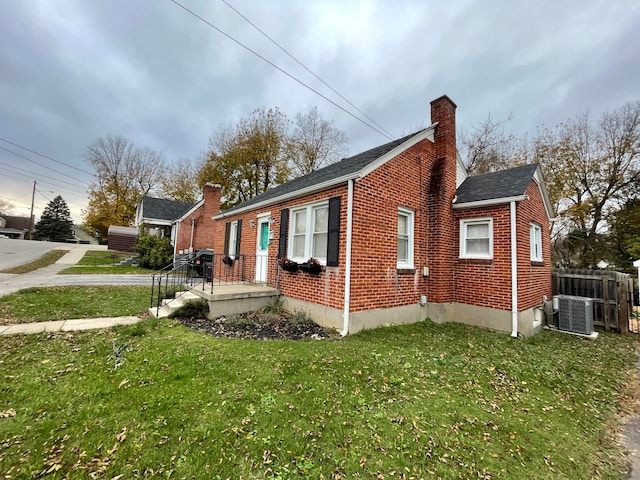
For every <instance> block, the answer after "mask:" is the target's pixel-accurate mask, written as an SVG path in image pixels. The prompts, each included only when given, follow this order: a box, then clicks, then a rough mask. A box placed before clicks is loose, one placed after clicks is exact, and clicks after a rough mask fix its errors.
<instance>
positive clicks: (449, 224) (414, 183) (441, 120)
mask: <svg viewBox="0 0 640 480" xmlns="http://www.w3.org/2000/svg"><path fill="white" fill-rule="evenodd" d="M455 109H456V107H455V104H453V102H451V100H449V99H448V98H447V97H441V98H439V99H437V100H434V101H433V102H431V112H432V113H431V120H432V122H438V127H437V129H436V134H435V138H436V143H435V144H434V143H433V142H431V141H430V140H423V141H421V142H419V143H418V144H416V145H414V146H413V147H411V148H410V149H408V150H406V151H405V152H403V153H402V154H400V155H398V156H397V157H396V158H394V159H392V160H390V161H388V162H387V163H386V164H385V165H383V166H382V167H380V168H378V169H376V170H375V171H373V172H372V173H370V174H369V175H367V176H366V177H364V178H362V179H360V180H358V181H357V182H355V186H354V211H353V238H352V272H351V311H353V312H357V311H365V310H371V309H376V308H390V307H395V306H402V305H408V304H417V303H418V302H419V300H420V296H421V295H423V294H426V295H427V296H428V298H429V301H438V302H451V301H453V287H454V283H453V282H454V278H453V272H454V257H453V255H454V253H455V252H456V251H457V247H456V243H455V241H456V240H455V234H456V231H455V225H454V224H453V222H454V215H453V210H452V208H451V201H452V199H453V197H454V195H455V181H456V147H455V142H456V139H455ZM437 160H440V162H439V163H437V175H436V177H435V178H434V177H433V176H432V172H433V170H434V164H436V162H437ZM337 195H340V196H341V198H342V200H341V228H340V258H339V266H338V267H326V269H325V271H324V272H322V273H321V274H319V275H310V274H307V273H302V272H298V273H290V272H284V271H280V277H279V285H280V290H281V292H282V294H283V295H285V296H288V297H291V298H295V299H299V300H303V301H308V302H313V303H318V304H322V305H327V306H329V307H332V308H338V309H342V308H343V306H344V266H345V253H346V217H347V186H346V185H343V186H340V187H335V188H332V189H329V190H325V191H323V192H320V193H315V194H312V195H309V196H306V197H303V198H300V199H295V200H291V201H288V202H284V203H279V204H276V205H270V206H268V207H264V208H263V209H258V210H253V211H251V212H247V213H244V214H239V215H234V216H229V217H227V218H224V219H221V220H219V222H218V223H219V226H218V228H217V232H219V234H217V235H216V239H215V250H216V252H222V249H223V246H224V224H225V223H226V222H230V221H234V220H237V219H239V218H242V220H243V225H242V240H241V251H242V253H244V254H247V255H255V246H256V236H257V232H256V229H255V228H250V227H249V225H250V220H252V219H253V220H256V218H257V215H258V214H260V213H261V212H263V211H269V212H270V214H271V217H272V218H273V219H274V220H275V223H274V224H273V225H272V230H273V232H274V241H273V242H272V244H271V245H270V246H269V255H270V259H269V262H270V268H269V271H270V274H269V275H270V276H269V281H270V283H271V281H272V279H273V278H272V277H273V275H274V273H272V272H275V269H274V268H273V264H274V262H275V258H276V256H277V251H278V241H277V239H278V233H279V229H280V211H281V209H282V208H292V207H295V206H298V205H303V204H307V203H312V202H314V201H319V200H326V199H329V198H330V197H334V196H337ZM398 207H405V208H408V209H411V210H413V211H414V266H415V269H414V270H411V271H404V270H398V269H397V222H398ZM423 266H429V267H430V268H431V272H432V273H431V276H430V277H429V278H425V277H423V276H422V267H423Z"/></svg>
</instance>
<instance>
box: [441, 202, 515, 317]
mask: <svg viewBox="0 0 640 480" xmlns="http://www.w3.org/2000/svg"><path fill="white" fill-rule="evenodd" d="M486 217H491V218H493V259H491V260H479V259H478V260H476V259H466V258H460V220H462V219H471V218H486ZM510 218H511V216H510V212H509V205H508V204H507V205H496V206H492V207H484V208H469V209H466V208H465V209H464V210H456V215H455V220H454V228H455V241H454V242H455V249H456V251H455V264H456V268H455V271H454V275H453V278H454V285H455V292H454V301H455V302H459V303H466V304H470V305H478V306H480V307H489V308H498V309H501V310H511V241H510V238H511V219H510ZM527 245H528V242H527Z"/></svg>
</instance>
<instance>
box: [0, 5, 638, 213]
mask: <svg viewBox="0 0 640 480" xmlns="http://www.w3.org/2000/svg"><path fill="white" fill-rule="evenodd" d="M227 1H228V2H229V4H231V5H232V6H233V7H235V8H236V9H237V10H239V11H240V12H241V13H243V14H244V15H245V16H246V17H247V18H248V19H249V20H250V21H251V22H253V23H254V24H255V25H257V26H258V27H259V28H260V29H262V30H263V31H264V32H266V33H268V34H269V35H270V36H271V37H272V38H273V39H274V40H276V41H277V42H278V43H279V44H280V45H282V46H283V47H284V48H286V49H287V50H288V51H289V52H290V53H291V54H292V55H294V56H295V57H297V58H298V59H299V60H300V61H301V62H302V63H304V64H305V65H306V66H307V67H308V68H309V69H311V70H312V71H313V72H314V73H316V74H317V75H318V76H319V77H321V78H322V79H323V80H324V81H326V82H327V83H329V84H330V85H331V86H332V87H333V88H334V89H336V90H337V91H339V92H340V93H341V94H342V95H343V96H344V97H346V98H347V99H348V100H349V101H350V102H351V103H353V104H354V105H356V106H357V107H358V108H359V109H360V110H362V111H363V112H365V113H366V114H367V115H368V116H369V117H371V118H372V119H374V120H375V121H376V122H377V123H378V124H380V125H381V126H383V127H384V128H385V129H386V130H387V131H389V132H390V133H391V134H392V135H393V136H394V137H400V136H401V135H402V134H406V133H410V132H412V131H414V130H415V129H417V128H419V127H422V126H426V125H429V123H430V122H429V102H430V101H431V100H433V99H435V98H437V97H439V96H440V95H443V94H447V95H448V96H449V97H451V99H452V100H453V101H454V102H456V104H457V105H458V117H457V119H458V128H459V129H460V128H462V129H465V130H469V129H471V128H472V127H473V126H474V125H476V124H478V123H479V122H482V121H483V120H485V119H486V118H487V115H488V114H489V113H491V115H492V117H493V118H495V119H506V118H507V117H508V116H509V115H510V114H512V115H513V119H512V120H511V121H510V122H509V124H508V126H507V128H508V130H509V131H510V132H513V133H517V134H524V133H527V132H529V133H532V134H534V133H535V131H536V128H537V127H538V126H540V125H546V126H554V125H556V124H558V123H560V122H563V121H565V120H567V119H568V118H572V117H574V116H576V115H577V114H580V113H582V112H585V111H587V110H588V111H590V112H591V113H592V114H594V115H598V114H600V113H602V112H603V111H605V110H607V109H608V110H614V109H617V108H619V107H621V106H622V105H624V104H625V103H626V102H629V101H636V100H640V2H637V1H630V0H604V1H593V0H566V1H561V0H537V1H535V2H531V1H524V0H508V1H493V0H485V1H479V0H477V1H476V0H467V1H462V0H455V1H436V0H431V1H427V0H415V1H411V0H406V1H405V0H394V1H391V0H379V1H374V0H370V1H356V0H349V1H345V0H336V1H313V0H300V1H294V0H269V1H255V0H254V1H251V0H227ZM180 2H181V3H182V4H183V5H184V6H185V7H187V8H189V9H191V10H193V12H195V13H196V14H198V15H200V16H201V17H202V18H204V19H205V20H207V21H208V22H210V23H211V24H213V25H215V26H216V27H217V28H219V29H220V30H222V31H224V32H225V33H226V34H228V35H229V36H232V37H234V38H235V39H237V40H238V41H239V42H241V43H243V44H245V45H246V46H248V47H249V48H251V49H252V50H254V51H256V52H258V53H259V54H260V55H262V56H263V57H265V58H266V59H268V60H269V61H270V62H272V63H274V64H276V65H278V66H279V67H280V68H282V69H283V70H286V71H287V72H288V73H290V74H291V75H292V76H294V77H297V78H299V79H300V80H301V81H302V82H304V83H306V84H307V85H309V86H311V87H312V88H314V89H316V90H318V91H319V92H321V93H322V94H323V95H325V96H327V97H329V98H331V99H332V100H333V101H335V102H336V103H338V104H340V105H342V106H343V107H344V108H345V109H346V110H349V111H351V112H352V113H353V114H354V115H356V116H360V117H361V115H360V114H359V113H358V112H357V111H355V110H354V109H353V108H352V107H350V106H349V105H348V104H346V103H345V102H344V101H343V100H341V99H340V98H339V97H337V96H336V95H335V94H334V93H333V92H331V91H330V90H329V89H328V88H326V87H325V86H324V85H322V84H321V83H320V82H319V81H318V80H317V79H315V78H314V77H313V76H312V75H311V74H309V73H308V72H306V71H305V70H304V69H303V68H302V67H300V65H298V64H296V63H295V62H294V61H293V60H292V59H291V58H289V57H288V56H287V55H286V54H285V53H283V52H282V51H281V50H279V49H278V48H277V47H276V46H274V45H273V44H271V43H270V42H269V41H268V40H267V39H265V37H263V36H262V35H261V34H260V33H259V32H258V31H257V30H256V29H255V28H254V27H253V26H251V24H250V23H248V22H247V21H246V20H244V19H243V18H242V17H240V16H239V15H238V14H237V13H236V12H235V11H234V10H232V9H231V8H230V7H229V6H228V5H226V4H225V3H224V2H223V1H222V0H208V1H204V0H180ZM314 105H317V106H318V109H319V111H320V113H321V114H322V116H323V117H324V118H325V119H327V120H332V121H333V122H334V123H335V125H336V126H337V127H338V128H340V129H342V130H343V131H344V132H345V133H346V134H347V136H348V138H349V153H350V155H353V154H356V153H358V152H360V151H363V150H366V149H368V148H371V147H374V146H376V145H379V144H382V143H385V142H386V141H387V139H386V138H385V137H384V136H382V135H380V134H379V133H376V132H375V131H374V130H373V129H371V128H369V127H368V126H366V125H365V124H364V123H362V122H360V121H358V120H356V119H355V118H353V117H352V116H350V115H349V114H347V113H345V112H344V111H343V110H341V109H339V108H338V107H336V106H334V105H332V104H331V103H329V102H328V101H327V100H325V99H323V98H322V97H320V96H318V95H317V94H316V93H314V92H312V91H311V90H309V89H307V88H306V87H304V86H303V85H301V84H300V83H297V82H296V81H295V80H292V79H291V78H290V77H288V76H286V75H285V74H283V73H281V72H279V71H278V70H276V69H275V68H274V67H273V66H271V65H269V64H267V63H265V62H264V61H263V60H261V59H260V58H258V57H256V56H255V55H254V54H252V53H250V52H248V51H247V50H245V49H244V48H243V47H241V46H240V45H238V44H237V43H234V42H233V41H232V40H230V39H229V38H227V37H225V36H224V35H223V34H221V33H220V32H218V31H216V30H214V29H213V28H211V27H210V26H209V25H207V24H205V23H203V22H202V21H201V20H199V19H197V18H196V17H194V16H193V15H191V14H190V13H188V12H187V11H185V10H184V9H182V8H180V6H178V5H176V4H175V3H173V2H172V1H170V0H109V1H96V0H55V1H50V0H28V1H25V0H1V1H0V138H2V139H3V140H0V199H1V200H5V201H9V202H10V203H12V204H13V205H14V209H13V213H14V214H17V215H25V216H27V215H28V213H29V205H30V203H31V191H32V187H33V181H34V180H35V181H37V183H38V185H37V193H36V197H35V204H36V214H38V215H39V214H40V212H41V211H42V209H43V208H44V207H45V206H46V204H47V203H48V202H49V200H51V199H53V197H55V196H56V195H58V194H60V195H62V197H63V198H64V199H65V200H66V201H67V203H68V204H69V206H70V208H71V212H72V216H73V217H74V220H75V221H77V222H80V221H81V217H82V214H81V209H83V208H86V204H87V197H86V189H87V186H88V184H89V182H90V181H91V178H92V171H93V170H92V168H91V167H90V165H88V164H87V163H86V161H85V160H84V158H83V153H84V150H85V149H86V147H87V146H88V145H90V144H91V143H93V142H94V141H95V140H96V139H98V138H99V137H103V136H106V135H109V134H111V135H118V134H120V135H123V136H124V137H126V138H128V139H129V140H131V141H132V142H133V143H134V144H136V145H137V146H146V147H150V148H152V149H154V150H157V151H159V152H162V153H163V154H164V155H165V157H166V159H167V160H168V161H175V160H177V159H179V158H195V157H198V156H199V155H201V154H202V153H203V152H204V151H206V149H207V143H208V139H209V137H210V136H211V134H212V132H213V131H214V130H215V129H216V127H217V126H218V125H219V124H221V123H226V122H229V121H231V122H235V121H237V120H238V119H239V118H240V117H242V116H246V115H248V114H250V113H251V112H252V111H253V110H255V109H256V108H261V107H266V108H269V107H276V106H277V107H278V108H279V109H280V110H282V111H283V112H284V113H285V114H287V116H289V117H291V118H293V117H294V116H295V114H296V113H298V112H306V111H308V110H309V109H310V108H311V107H312V106H314ZM366 121H367V122H369V121H368V120H366ZM369 123H370V122H369ZM7 141H9V142H12V143H14V144H18V145H20V146H22V147H25V148H28V149H30V150H33V151H35V152H37V153H39V154H42V155H45V156H47V157H50V158H52V159H55V160H56V161H57V162H55V161H53V160H50V159H47V158H43V157H40V156H38V155H36V154H34V153H31V152H29V151H26V150H24V149H21V148H19V147H17V146H15V145H12V144H11V143H7ZM7 150H11V151H12V152H15V153H10V152H8V151H7ZM16 154H19V155H21V156H18V155H16ZM23 157H25V158H23ZM65 164H66V165H65ZM67 165H69V166H67ZM47 167H48V168H47ZM71 167H75V168H71Z"/></svg>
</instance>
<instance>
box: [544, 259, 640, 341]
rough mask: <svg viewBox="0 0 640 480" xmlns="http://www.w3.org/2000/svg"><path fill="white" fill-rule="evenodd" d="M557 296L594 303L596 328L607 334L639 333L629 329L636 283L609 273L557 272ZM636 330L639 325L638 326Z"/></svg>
mask: <svg viewBox="0 0 640 480" xmlns="http://www.w3.org/2000/svg"><path fill="white" fill-rule="evenodd" d="M552 279H553V294H554V295H573V296H576V297H587V298H591V299H593V302H592V303H593V324H594V325H595V326H596V327H601V328H604V330H605V331H607V332H618V333H625V334H626V333H630V332H635V333H638V329H637V328H633V327H631V328H630V325H629V321H630V320H631V314H632V312H633V279H632V278H631V276H629V275H627V274H626V273H620V272H611V271H608V270H573V269H567V270H556V271H554V272H553V274H552ZM635 327H637V325H636V326H635Z"/></svg>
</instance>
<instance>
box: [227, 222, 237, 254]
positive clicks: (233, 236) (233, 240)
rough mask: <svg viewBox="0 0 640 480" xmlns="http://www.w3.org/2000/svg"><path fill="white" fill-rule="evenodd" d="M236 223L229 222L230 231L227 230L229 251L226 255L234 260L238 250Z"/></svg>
mask: <svg viewBox="0 0 640 480" xmlns="http://www.w3.org/2000/svg"><path fill="white" fill-rule="evenodd" d="M237 246H238V221H237V220H236V221H235V222H231V229H230V230H229V250H228V251H227V252H228V255H229V256H230V257H231V258H236V252H237V250H238V248H237Z"/></svg>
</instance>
